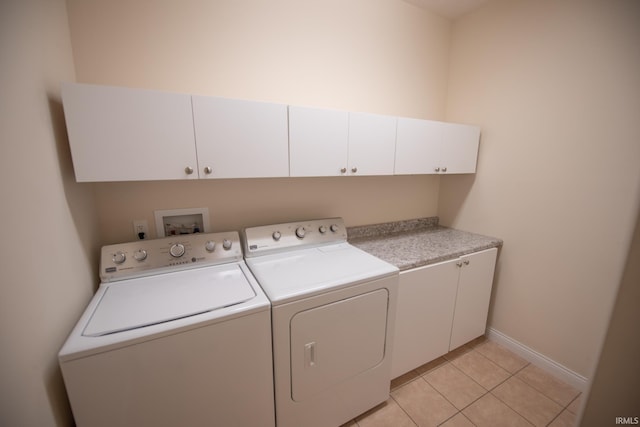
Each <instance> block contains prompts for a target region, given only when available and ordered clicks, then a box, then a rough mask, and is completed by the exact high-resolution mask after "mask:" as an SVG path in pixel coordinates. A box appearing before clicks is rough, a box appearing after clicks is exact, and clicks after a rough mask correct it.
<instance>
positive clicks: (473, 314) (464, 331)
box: [449, 248, 498, 350]
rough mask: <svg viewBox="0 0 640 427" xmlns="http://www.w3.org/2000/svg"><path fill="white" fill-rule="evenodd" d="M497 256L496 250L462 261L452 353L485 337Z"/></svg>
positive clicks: (461, 259)
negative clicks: (482, 336) (470, 342)
mask: <svg viewBox="0 0 640 427" xmlns="http://www.w3.org/2000/svg"><path fill="white" fill-rule="evenodd" d="M497 253H498V250H497V249H496V248H492V249H488V250H486V251H481V252H476V253H474V254H470V255H466V256H463V257H461V258H459V260H458V262H459V263H462V266H461V268H460V278H459V279H458V295H457V296H456V308H455V314H454V316H453V325H452V327H451V343H450V344H449V349H450V350H453V349H455V348H457V347H460V346H461V345H463V344H466V343H467V342H469V341H471V340H472V339H474V338H477V337H479V336H480V335H483V334H484V333H485V329H486V327H487V314H488V313H489V301H490V299H491V286H492V284H493V273H494V270H495V265H496V256H497Z"/></svg>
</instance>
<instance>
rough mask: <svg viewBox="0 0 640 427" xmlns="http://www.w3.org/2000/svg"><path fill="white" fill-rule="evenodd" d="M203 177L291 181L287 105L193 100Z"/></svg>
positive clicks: (221, 99)
mask: <svg viewBox="0 0 640 427" xmlns="http://www.w3.org/2000/svg"><path fill="white" fill-rule="evenodd" d="M193 123H194V127H195V137H196V145H197V151H198V165H199V174H200V178H257V177H283V176H289V142H288V136H287V106H286V105H281V104H270V103H265V102H254V101H244V100H236V99H225V98H216V97H208V96H193Z"/></svg>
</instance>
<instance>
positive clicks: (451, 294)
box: [391, 248, 498, 378]
mask: <svg viewBox="0 0 640 427" xmlns="http://www.w3.org/2000/svg"><path fill="white" fill-rule="evenodd" d="M497 253H498V250H497V249H496V248H492V249H487V250H484V251H480V252H476V253H473V254H469V255H465V256H462V257H459V258H456V259H453V260H450V261H445V262H441V263H438V264H432V265H428V266H425V267H419V268H415V269H411V270H407V271H403V272H401V273H400V282H399V286H398V305H397V311H396V313H397V314H396V326H395V338H394V347H393V357H392V361H391V378H397V377H399V376H400V375H402V374H404V373H406V372H408V371H410V370H412V369H415V368H417V367H419V366H421V365H423V364H425V363H427V362H430V361H431V360H433V359H436V358H438V357H440V356H442V355H444V354H446V353H447V352H449V351H451V350H454V349H456V348H458V347H460V346H461V345H463V344H466V343H468V342H469V341H471V340H473V339H474V338H477V337H479V336H480V335H483V334H484V333H485V329H486V325H487V314H488V312H489V300H490V299H491V287H492V284H493V274H494V269H495V264H496V256H497Z"/></svg>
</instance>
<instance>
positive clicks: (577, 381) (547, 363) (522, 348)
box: [486, 328, 588, 392]
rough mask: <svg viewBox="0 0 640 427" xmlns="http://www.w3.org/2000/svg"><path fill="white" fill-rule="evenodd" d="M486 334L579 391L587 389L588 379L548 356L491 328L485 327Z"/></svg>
mask: <svg viewBox="0 0 640 427" xmlns="http://www.w3.org/2000/svg"><path fill="white" fill-rule="evenodd" d="M486 335H487V338H488V339H490V340H491V341H495V342H496V343H498V344H500V345H501V346H503V347H506V348H507V349H509V350H511V351H512V352H513V353H515V354H517V355H518V356H520V357H522V358H523V359H525V360H527V361H529V362H530V363H533V364H534V365H536V366H538V367H539V368H541V369H544V370H545V371H547V372H549V373H550V374H552V375H553V376H555V377H556V378H558V379H559V380H561V381H564V382H565V383H567V384H569V385H570V386H572V387H574V388H576V389H578V390H580V391H581V392H585V391H586V390H587V382H588V381H587V379H586V378H585V377H583V376H582V375H580V374H577V373H575V372H573V371H572V370H571V369H568V368H567V367H565V366H563V365H561V364H560V363H558V362H556V361H554V360H552V359H550V358H548V357H547V356H545V355H544V354H541V353H538V352H537V351H535V350H532V349H530V348H529V347H527V346H526V345H524V344H522V343H520V342H518V341H516V340H514V339H513V338H511V337H509V336H507V335H505V334H503V333H502V332H500V331H498V330H496V329H493V328H487V334H486Z"/></svg>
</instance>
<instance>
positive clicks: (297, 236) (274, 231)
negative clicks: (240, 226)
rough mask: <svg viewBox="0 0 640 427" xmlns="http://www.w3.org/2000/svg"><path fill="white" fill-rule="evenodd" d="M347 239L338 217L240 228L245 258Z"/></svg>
mask: <svg viewBox="0 0 640 427" xmlns="http://www.w3.org/2000/svg"><path fill="white" fill-rule="evenodd" d="M346 241H347V229H346V227H345V226H344V221H343V220H342V218H325V219H314V220H310V221H298V222H286V223H282V224H272V225H262V226H259V227H250V228H246V229H245V230H244V236H243V243H244V254H245V256H246V257H247V258H249V257H252V256H256V255H266V254H269V253H274V252H281V251H285V250H290V249H294V248H298V249H301V248H302V247H311V246H322V245H328V244H335V243H340V242H346Z"/></svg>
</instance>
